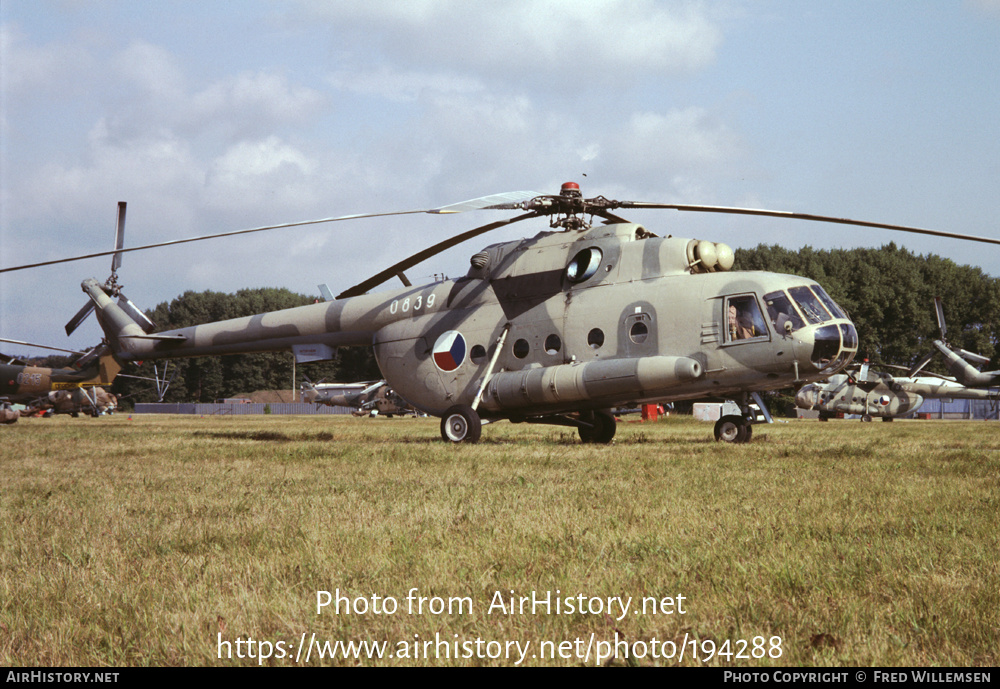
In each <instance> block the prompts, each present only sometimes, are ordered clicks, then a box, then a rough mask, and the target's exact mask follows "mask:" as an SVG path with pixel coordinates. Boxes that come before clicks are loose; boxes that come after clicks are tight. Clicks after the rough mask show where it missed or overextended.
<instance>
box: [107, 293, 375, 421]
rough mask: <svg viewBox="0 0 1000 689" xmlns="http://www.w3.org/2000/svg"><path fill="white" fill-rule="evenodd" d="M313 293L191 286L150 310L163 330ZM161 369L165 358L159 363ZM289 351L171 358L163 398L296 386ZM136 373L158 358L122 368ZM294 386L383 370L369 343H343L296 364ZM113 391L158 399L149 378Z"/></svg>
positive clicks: (367, 376) (133, 398) (119, 383)
mask: <svg viewBox="0 0 1000 689" xmlns="http://www.w3.org/2000/svg"><path fill="white" fill-rule="evenodd" d="M314 301H315V297H310V296H306V295H304V294H296V293H294V292H291V291H290V290H287V289H284V288H273V287H268V288H260V289H242V290H239V291H238V292H236V294H225V293H222V292H212V291H206V292H192V291H188V292H185V293H184V294H182V295H181V296H179V297H177V298H176V299H174V300H173V301H170V302H164V303H162V304H159V305H158V306H157V307H156V308H154V309H153V310H152V311H147V312H146V315H147V316H149V317H150V319H151V320H152V321H153V322H154V323H156V325H157V328H158V329H159V330H174V329H176V328H187V327H190V326H192V325H200V324H202V323H210V322H213V321H221V320H227V319H230V318H242V317H245V316H252V315H254V314H258V313H263V312H265V311H278V310H280V309H290V308H293V307H296V306H304V305H305V304H311V303H313V302H314ZM157 365H158V366H159V368H160V370H161V371H162V369H163V366H164V362H162V361H161V362H158V363H157ZM292 365H293V357H292V354H291V352H264V353H260V354H232V355H227V356H211V357H198V358H191V359H171V360H169V367H170V371H171V373H168V378H170V377H171V376H172V382H171V383H170V387H169V388H168V389H167V393H166V395H164V398H163V401H164V402H214V401H215V400H217V399H222V398H226V397H233V396H235V395H237V394H240V393H246V392H256V391H258V390H290V389H292ZM123 372H124V373H128V374H131V375H136V376H146V377H153V376H154V362H143V363H142V364H141V365H140V366H138V367H135V366H130V367H128V370H126V371H123ZM295 373H296V376H295V377H296V385H298V384H301V382H302V380H303V376H307V377H308V378H309V379H310V380H312V381H313V382H314V383H318V382H320V381H321V380H322V381H326V382H333V381H340V382H356V381H363V380H378V379H380V378H381V377H382V374H381V373H380V372H379V370H378V366H377V364H376V363H375V356H374V354H373V353H372V351H371V348H370V347H341V348H340V349H338V350H337V354H336V358H335V359H334V360H333V361H319V362H311V363H307V364H301V363H300V364H296V365H295ZM112 389H113V391H114V392H115V393H116V394H118V395H119V396H120V397H124V398H125V400H126V401H127V402H131V403H133V404H134V403H135V402H156V401H157V395H156V391H155V389H154V388H153V385H152V384H151V383H150V382H149V381H143V380H137V379H134V378H126V377H123V376H119V377H118V378H117V379H116V380H115V384H114V386H113V388H112Z"/></svg>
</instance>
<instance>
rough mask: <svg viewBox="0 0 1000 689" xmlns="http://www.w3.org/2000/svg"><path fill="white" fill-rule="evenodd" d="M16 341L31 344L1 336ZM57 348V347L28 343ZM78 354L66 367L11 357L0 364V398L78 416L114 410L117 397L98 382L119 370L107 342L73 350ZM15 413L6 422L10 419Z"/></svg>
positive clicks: (105, 382)
mask: <svg viewBox="0 0 1000 689" xmlns="http://www.w3.org/2000/svg"><path fill="white" fill-rule="evenodd" d="M0 341H3V342H13V343H17V344H30V343H27V342H19V341H17V340H6V339H4V340H0ZM30 346H32V347H44V348H45V349H56V350H59V351H71V350H65V349H61V348H59V347H48V346H44V345H37V344H30ZM72 353H73V354H80V355H81V356H80V358H79V359H77V360H76V361H74V362H73V364H72V365H71V366H69V367H66V368H49V367H47V366H28V365H24V364H20V363H14V361H13V360H12V361H10V362H8V363H5V364H0V399H5V400H7V401H8V402H12V403H15V404H25V405H28V407H30V408H31V410H33V411H42V410H45V409H52V410H54V411H55V412H56V413H62V414H71V415H73V416H78V415H79V414H80V413H83V414H87V415H89V416H98V415H100V414H102V413H104V412H106V411H108V410H109V409H111V410H113V409H114V408H115V406H116V403H117V399H116V398H115V396H114V395H112V394H110V393H108V392H106V391H105V390H104V389H103V388H101V387H99V386H101V385H110V384H111V383H112V382H114V379H115V376H117V375H118V372H119V371H120V370H121V368H122V367H121V364H120V363H119V362H118V361H117V360H116V359H115V358H114V355H113V354H112V353H111V350H110V349H109V348H108V347H107V346H106V345H100V346H99V347H96V348H95V349H93V350H91V351H89V352H86V353H84V352H72ZM16 420H17V419H16V417H11V418H10V419H9V420H8V421H7V422H8V423H13V422H14V421H16Z"/></svg>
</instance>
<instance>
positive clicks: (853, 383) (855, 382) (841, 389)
mask: <svg viewBox="0 0 1000 689" xmlns="http://www.w3.org/2000/svg"><path fill="white" fill-rule="evenodd" d="M998 398H1000V390H998V389H997V388H996V387H994V388H992V389H989V388H971V387H966V386H964V385H962V384H960V383H958V382H956V381H955V380H954V379H948V378H944V377H942V376H937V375H924V376H919V377H913V376H893V375H890V374H888V373H883V372H880V371H872V370H870V368H869V366H868V364H867V363H865V364H862V366H861V368H860V370H856V371H852V372H847V373H838V374H836V375H833V376H830V379H829V380H828V381H826V382H823V383H810V384H808V385H804V386H802V387H801V388H800V389H799V391H798V392H797V393H796V394H795V405H796V406H797V407H799V408H800V409H805V410H815V411H817V412H819V419H820V421H827V420H829V419H831V418H833V417H834V416H835V415H837V414H856V415H857V416H859V417H860V419H861V421H871V420H872V418H881V419H882V420H883V421H892V420H893V419H894V418H896V417H900V416H907V415H909V414H913V413H915V412H916V411H917V410H918V409H920V406H921V405H922V404H923V403H924V400H927V399H972V400H997V399H998Z"/></svg>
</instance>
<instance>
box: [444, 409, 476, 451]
mask: <svg viewBox="0 0 1000 689" xmlns="http://www.w3.org/2000/svg"><path fill="white" fill-rule="evenodd" d="M482 434H483V422H482V420H481V419H480V418H479V414H477V413H476V410H475V409H473V408H472V407H470V406H468V405H465V404H456V405H455V406H454V407H452V408H450V409H449V410H448V411H446V412H445V413H444V416H442V417H441V437H442V438H444V439H445V440H447V441H448V442H450V443H477V442H479V438H480V436H481V435H482Z"/></svg>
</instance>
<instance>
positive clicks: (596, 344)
mask: <svg viewBox="0 0 1000 689" xmlns="http://www.w3.org/2000/svg"><path fill="white" fill-rule="evenodd" d="M587 344H589V345H590V348H591V349H600V348H601V345H603V344H604V331H603V330H601V329H600V328H594V329H593V330H591V331H590V332H589V333H588V334H587Z"/></svg>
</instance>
